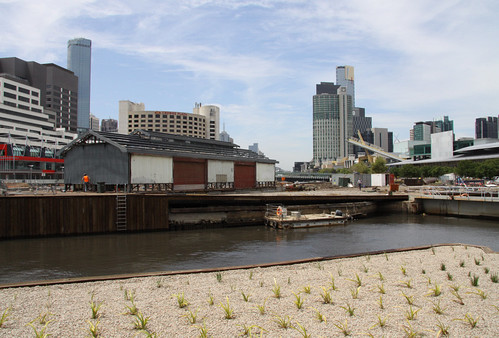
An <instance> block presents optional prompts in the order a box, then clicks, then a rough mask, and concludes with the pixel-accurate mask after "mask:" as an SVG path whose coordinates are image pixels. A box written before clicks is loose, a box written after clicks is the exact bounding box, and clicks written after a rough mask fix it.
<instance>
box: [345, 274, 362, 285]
mask: <svg viewBox="0 0 499 338" xmlns="http://www.w3.org/2000/svg"><path fill="white" fill-rule="evenodd" d="M348 280H349V281H352V282H354V283H355V284H357V286H358V287H359V286H362V278H360V277H359V275H358V274H355V279H350V278H349V279H348Z"/></svg>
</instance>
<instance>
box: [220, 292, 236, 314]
mask: <svg viewBox="0 0 499 338" xmlns="http://www.w3.org/2000/svg"><path fill="white" fill-rule="evenodd" d="M226 299H227V304H224V303H220V307H221V308H222V309H223V310H224V318H225V319H232V318H234V310H233V309H232V308H231V307H230V303H229V297H228V296H227V297H226Z"/></svg>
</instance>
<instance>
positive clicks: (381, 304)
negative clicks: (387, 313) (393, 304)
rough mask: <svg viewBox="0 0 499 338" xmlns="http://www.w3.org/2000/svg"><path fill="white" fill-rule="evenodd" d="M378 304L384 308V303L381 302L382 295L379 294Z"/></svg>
mask: <svg viewBox="0 0 499 338" xmlns="http://www.w3.org/2000/svg"><path fill="white" fill-rule="evenodd" d="M378 304H379V308H380V309H381V310H383V309H384V308H385V305H384V304H383V296H379V300H378Z"/></svg>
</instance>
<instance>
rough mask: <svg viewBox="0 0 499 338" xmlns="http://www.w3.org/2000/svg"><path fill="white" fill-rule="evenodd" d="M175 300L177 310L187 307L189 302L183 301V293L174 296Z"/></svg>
mask: <svg viewBox="0 0 499 338" xmlns="http://www.w3.org/2000/svg"><path fill="white" fill-rule="evenodd" d="M174 296H175V297H176V298H177V304H178V307H179V308H184V307H186V306H187V305H189V302H187V300H186V299H185V296H184V293H183V292H182V293H177V294H175V295H174Z"/></svg>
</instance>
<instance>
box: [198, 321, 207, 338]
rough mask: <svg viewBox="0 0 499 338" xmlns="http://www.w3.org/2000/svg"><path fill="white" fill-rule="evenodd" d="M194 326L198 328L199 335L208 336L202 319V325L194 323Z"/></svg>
mask: <svg viewBox="0 0 499 338" xmlns="http://www.w3.org/2000/svg"><path fill="white" fill-rule="evenodd" d="M195 327H197V328H198V330H199V337H201V338H207V337H208V328H207V327H206V323H205V322H204V321H203V325H202V326H200V325H195Z"/></svg>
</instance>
